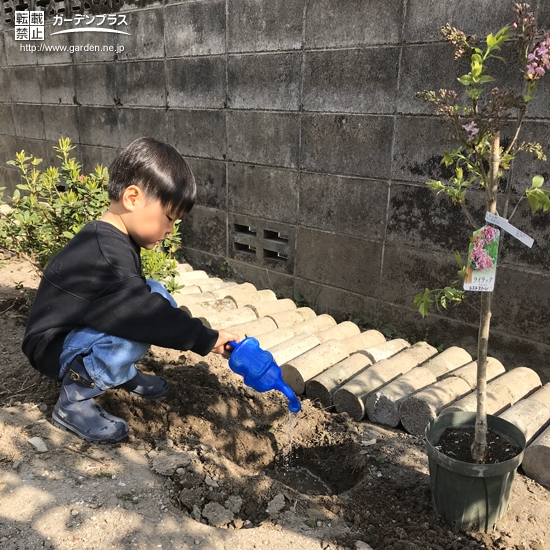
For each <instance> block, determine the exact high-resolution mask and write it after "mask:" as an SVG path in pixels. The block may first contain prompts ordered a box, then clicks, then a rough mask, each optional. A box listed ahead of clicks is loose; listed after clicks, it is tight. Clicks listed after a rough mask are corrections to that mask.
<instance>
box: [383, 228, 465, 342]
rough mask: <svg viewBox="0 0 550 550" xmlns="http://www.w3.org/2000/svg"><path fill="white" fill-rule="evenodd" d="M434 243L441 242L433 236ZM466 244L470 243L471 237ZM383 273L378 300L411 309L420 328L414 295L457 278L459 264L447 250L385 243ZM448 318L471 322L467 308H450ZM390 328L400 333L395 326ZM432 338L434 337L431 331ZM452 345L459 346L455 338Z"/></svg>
mask: <svg viewBox="0 0 550 550" xmlns="http://www.w3.org/2000/svg"><path fill="white" fill-rule="evenodd" d="M433 240H434V241H437V240H438V239H437V238H436V237H434V239H433ZM463 242H468V238H466V240H465V241H463ZM451 250H452V249H451ZM383 270H384V274H386V276H385V277H383V278H382V281H381V283H380V290H379V294H378V295H379V299H380V300H383V301H384V302H385V303H393V305H402V306H404V307H406V308H408V309H409V310H410V311H411V312H412V313H413V314H414V317H413V318H412V320H413V321H415V322H416V323H417V325H418V323H419V322H421V320H420V315H419V314H418V311H417V310H416V309H413V307H412V304H413V300H414V296H415V295H416V294H418V292H421V291H423V290H424V289H425V288H440V286H441V284H442V283H443V282H445V283H447V282H449V281H452V280H454V279H456V271H457V263H456V260H455V258H454V256H453V255H452V254H449V252H448V250H447V251H446V252H445V251H441V252H437V251H435V250H430V249H429V248H418V247H414V246H406V245H398V244H395V243H386V246H385V247H384V266H383ZM447 315H448V316H452V317H454V318H461V317H462V318H463V319H464V321H466V322H467V321H468V320H469V321H470V322H471V312H470V311H468V308H460V307H450V308H449V309H448V310H447ZM406 320H407V321H408V319H406ZM389 326H391V327H392V328H395V329H396V330H398V328H397V327H396V326H395V325H394V324H393V323H392V324H390V325H389ZM399 331H400V332H405V333H407V334H411V333H410V332H408V331H401V330H399ZM430 337H434V338H435V336H433V335H432V333H431V332H430ZM439 341H441V340H439ZM452 343H453V344H454V343H456V339H455V338H453V342H452Z"/></svg>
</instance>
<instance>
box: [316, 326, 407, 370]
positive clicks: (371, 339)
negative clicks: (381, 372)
mask: <svg viewBox="0 0 550 550" xmlns="http://www.w3.org/2000/svg"><path fill="white" fill-rule="evenodd" d="M348 322H349V321H346V323H348ZM340 324H344V323H340ZM353 324H355V323H353ZM329 330H330V329H329ZM321 337H322V336H321ZM403 342H405V341H404V340H403ZM385 343H386V338H385V336H384V335H383V334H382V333H381V332H378V331H377V330H366V331H365V332H361V333H360V334H356V335H350V336H349V337H347V338H345V340H344V344H345V345H346V346H347V348H348V351H349V352H350V353H355V352H356V351H360V350H370V349H371V348H372V347H373V346H380V345H382V344H385ZM406 347H408V343H407V345H403V344H401V343H400V344H399V346H398V350H397V351H395V353H397V352H398V351H401V350H402V349H405V348H406ZM378 353H379V355H375V354H376V352H373V353H372V354H371V361H372V362H374V361H376V360H377V359H374V358H373V357H374V356H376V357H381V355H380V354H381V353H387V351H380V352H378ZM364 355H365V354H364ZM388 357H389V355H387V356H386V357H383V358H384V359H387V358H388ZM378 360H379V359H378Z"/></svg>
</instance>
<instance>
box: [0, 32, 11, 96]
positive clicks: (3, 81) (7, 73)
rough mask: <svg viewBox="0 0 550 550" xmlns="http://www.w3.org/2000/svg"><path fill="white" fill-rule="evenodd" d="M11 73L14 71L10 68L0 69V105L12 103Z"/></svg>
mask: <svg viewBox="0 0 550 550" xmlns="http://www.w3.org/2000/svg"><path fill="white" fill-rule="evenodd" d="M0 36H1V35H0ZM13 71H14V69H12V68H11V67H0V89H2V91H3V93H2V94H1V97H0V103H11V102H12V90H11V82H12V80H13V78H12V75H13Z"/></svg>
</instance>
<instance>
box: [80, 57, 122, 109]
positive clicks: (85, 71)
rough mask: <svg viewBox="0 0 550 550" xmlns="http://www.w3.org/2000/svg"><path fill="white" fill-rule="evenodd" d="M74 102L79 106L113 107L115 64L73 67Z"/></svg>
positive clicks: (115, 92)
mask: <svg viewBox="0 0 550 550" xmlns="http://www.w3.org/2000/svg"><path fill="white" fill-rule="evenodd" d="M74 81H75V95H76V101H77V102H78V104H79V105H101V106H111V105H115V102H116V101H115V100H116V98H117V90H116V65H115V63H85V64H81V65H75V66H74Z"/></svg>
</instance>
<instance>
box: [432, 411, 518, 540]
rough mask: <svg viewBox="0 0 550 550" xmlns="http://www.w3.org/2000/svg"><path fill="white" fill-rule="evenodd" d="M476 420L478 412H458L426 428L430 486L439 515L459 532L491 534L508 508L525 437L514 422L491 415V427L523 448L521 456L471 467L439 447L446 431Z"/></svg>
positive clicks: (436, 420) (467, 424) (436, 419)
mask: <svg viewBox="0 0 550 550" xmlns="http://www.w3.org/2000/svg"><path fill="white" fill-rule="evenodd" d="M475 421H476V415H475V413H470V412H455V413H449V414H444V415H441V416H438V417H437V418H434V419H433V420H432V421H431V422H430V423H429V424H428V425H427V426H426V432H425V433H426V447H427V450H428V463H429V467H430V486H431V490H432V500H433V504H434V508H435V510H436V512H437V513H438V514H439V515H440V516H442V517H443V518H444V519H445V520H446V521H447V523H449V525H451V526H452V527H453V528H454V529H455V530H457V531H484V532H486V533H489V532H490V531H492V530H493V529H494V527H495V524H496V522H497V521H498V520H499V519H500V518H501V517H502V516H503V515H504V514H505V512H506V509H507V507H508V500H509V498H510V490H511V488H512V482H513V481H514V476H515V474H516V470H517V468H518V466H519V465H520V464H521V461H522V459H523V451H524V449H525V436H524V435H523V433H522V431H521V430H520V429H519V428H517V427H516V426H514V425H513V424H511V423H510V422H507V421H506V420H503V419H502V418H498V417H497V416H492V415H487V425H488V426H489V428H491V429H492V430H494V431H496V432H497V433H499V434H500V435H501V436H502V437H504V438H506V439H508V440H509V441H511V442H512V443H515V444H516V445H517V446H518V447H520V448H521V453H520V454H518V455H517V456H515V457H514V458H512V459H510V460H506V461H505V462H500V463H496V464H470V463H468V462H462V461H460V460H456V459H454V458H451V457H449V456H446V455H444V454H443V453H441V452H440V451H438V450H437V449H436V448H435V446H436V445H437V442H438V441H439V438H440V436H441V434H442V433H443V431H444V430H445V429H446V428H467V427H471V426H474V425H475Z"/></svg>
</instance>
